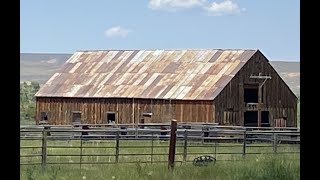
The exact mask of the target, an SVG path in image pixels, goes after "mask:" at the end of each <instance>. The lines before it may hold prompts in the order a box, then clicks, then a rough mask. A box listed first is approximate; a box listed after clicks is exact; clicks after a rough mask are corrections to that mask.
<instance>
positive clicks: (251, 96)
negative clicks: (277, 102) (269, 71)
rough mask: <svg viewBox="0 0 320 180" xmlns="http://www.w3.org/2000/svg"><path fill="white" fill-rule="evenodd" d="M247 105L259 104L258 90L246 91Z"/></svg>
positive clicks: (245, 100)
mask: <svg viewBox="0 0 320 180" xmlns="http://www.w3.org/2000/svg"><path fill="white" fill-rule="evenodd" d="M244 102H245V103H258V89H253V88H252V89H251V88H250V89H246V88H245V89H244Z"/></svg>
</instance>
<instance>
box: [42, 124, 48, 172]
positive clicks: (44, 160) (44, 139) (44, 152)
mask: <svg viewBox="0 0 320 180" xmlns="http://www.w3.org/2000/svg"><path fill="white" fill-rule="evenodd" d="M41 165H42V170H45V169H46V166H47V131H46V129H43V131H42V153H41Z"/></svg>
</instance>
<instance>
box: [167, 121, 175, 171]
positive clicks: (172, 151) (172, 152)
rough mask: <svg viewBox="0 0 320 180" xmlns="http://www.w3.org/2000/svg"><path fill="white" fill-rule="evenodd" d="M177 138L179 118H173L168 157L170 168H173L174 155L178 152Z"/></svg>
mask: <svg viewBox="0 0 320 180" xmlns="http://www.w3.org/2000/svg"><path fill="white" fill-rule="evenodd" d="M176 138H177V120H175V119H172V120H171V132H170V146H169V157H168V168H169V169H172V170H173V167H174V157H175V154H176Z"/></svg>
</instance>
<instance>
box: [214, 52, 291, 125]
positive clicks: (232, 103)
mask: <svg viewBox="0 0 320 180" xmlns="http://www.w3.org/2000/svg"><path fill="white" fill-rule="evenodd" d="M260 72H261V73H262V75H271V77H272V79H271V80H267V81H266V83H265V85H264V88H263V92H264V94H263V97H262V98H263V100H262V101H263V103H264V108H263V109H262V111H269V122H270V125H271V126H272V125H273V119H277V118H281V117H283V116H286V117H287V118H288V119H287V126H288V127H292V126H294V127H296V126H297V99H296V97H295V95H294V94H293V93H292V92H291V91H290V89H289V87H288V86H287V85H286V84H285V82H284V81H283V80H282V79H281V78H280V76H279V75H278V74H277V72H276V71H275V70H274V69H273V67H272V66H271V65H270V64H269V63H268V62H267V59H266V58H265V57H264V56H263V55H262V54H261V53H260V52H259V51H258V52H257V53H256V54H254V55H253V56H252V58H251V59H250V60H249V61H248V62H247V63H246V64H245V65H244V66H243V67H242V69H241V70H240V71H239V72H238V73H237V74H236V75H235V77H234V78H233V79H232V80H231V81H230V82H229V83H228V85H227V86H226V87H225V88H224V89H223V90H222V91H221V92H220V93H219V95H218V96H217V97H216V98H215V100H214V104H215V116H216V121H217V122H218V123H219V124H223V125H241V126H242V125H244V114H243V112H244V111H245V109H244V106H245V105H244V89H243V88H244V87H243V85H244V84H246V83H252V82H259V80H256V79H250V78H249V77H250V75H258V74H259V73H260ZM260 81H261V80H260Z"/></svg>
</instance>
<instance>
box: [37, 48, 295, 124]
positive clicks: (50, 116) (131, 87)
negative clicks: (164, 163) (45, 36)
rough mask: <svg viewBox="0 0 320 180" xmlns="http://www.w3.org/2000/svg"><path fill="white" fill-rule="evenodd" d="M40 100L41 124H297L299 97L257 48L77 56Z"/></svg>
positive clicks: (40, 94)
mask: <svg viewBox="0 0 320 180" xmlns="http://www.w3.org/2000/svg"><path fill="white" fill-rule="evenodd" d="M35 96H36V123H37V124H39V123H40V122H47V123H49V124H55V125H69V124H75V123H82V124H108V123H116V124H137V123H139V124H140V123H165V122H168V121H169V120H170V119H176V120H177V121H178V122H198V123H219V124H220V125H237V126H256V127H265V126H270V127H274V126H280V127H296V126H297V97H296V96H295V94H294V93H293V92H292V91H291V90H290V88H289V87H288V85H287V84H286V83H285V82H284V81H283V79H282V78H281V77H280V76H279V74H278V73H277V72H276V71H275V69H274V68H273V67H272V66H271V65H270V63H269V61H268V59H267V58H266V57H265V56H264V55H263V54H262V53H261V51H260V50H258V49H173V50H170V49H168V50H90V51H77V52H75V53H74V54H73V55H72V56H71V57H70V58H69V59H68V61H67V62H66V63H65V64H64V65H63V66H62V67H61V68H60V69H59V70H58V71H57V72H56V73H55V74H54V75H53V76H52V77H51V78H50V79H49V80H48V81H47V82H46V83H45V84H44V85H43V86H42V87H41V88H40V90H39V91H38V92H37V93H36V95H35Z"/></svg>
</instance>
